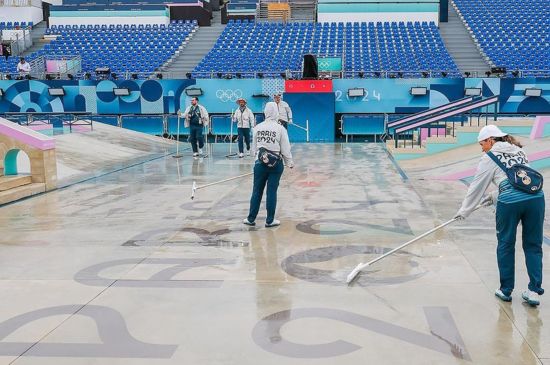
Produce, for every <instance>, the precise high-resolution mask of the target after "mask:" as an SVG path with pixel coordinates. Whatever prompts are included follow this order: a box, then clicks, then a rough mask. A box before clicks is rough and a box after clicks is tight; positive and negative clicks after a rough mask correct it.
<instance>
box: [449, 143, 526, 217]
mask: <svg viewBox="0 0 550 365" xmlns="http://www.w3.org/2000/svg"><path fill="white" fill-rule="evenodd" d="M491 152H492V153H493V154H494V155H495V156H496V157H497V158H498V159H499V160H500V161H501V162H502V163H504V165H506V167H511V166H513V165H515V164H518V163H520V164H523V165H528V163H529V161H528V160H527V156H526V155H525V152H524V151H523V149H522V148H520V147H518V146H516V145H513V144H511V143H508V142H496V143H495V144H494V145H493V147H492V148H491ZM507 179H508V178H507V177H506V174H505V173H504V171H502V169H501V168H500V167H499V166H498V165H497V164H496V163H495V162H494V161H493V160H492V159H491V158H490V157H489V156H487V154H486V153H484V154H483V156H482V157H481V160H480V161H479V165H478V166H477V170H476V174H475V176H474V180H473V181H472V183H471V184H470V187H469V189H468V192H467V193H466V196H465V197H464V201H463V202H462V206H461V207H460V210H459V211H458V213H457V215H461V216H463V217H467V216H469V215H470V213H472V211H473V210H474V208H475V207H476V206H477V205H478V204H479V203H480V201H481V199H482V198H483V194H484V193H485V191H486V190H487V188H488V187H489V185H490V184H491V182H492V183H494V184H495V185H496V186H497V187H498V186H499V185H500V183H502V182H503V181H505V180H507ZM490 194H491V195H492V197H493V201H495V202H496V200H497V197H498V189H497V190H494V191H492V192H491V193H490Z"/></svg>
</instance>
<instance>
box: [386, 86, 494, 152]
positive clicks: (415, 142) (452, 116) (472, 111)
mask: <svg viewBox="0 0 550 365" xmlns="http://www.w3.org/2000/svg"><path fill="white" fill-rule="evenodd" d="M498 99H499V96H498V95H496V96H492V97H489V98H487V99H482V100H479V99H476V100H474V101H472V102H470V103H467V104H465V105H460V106H457V107H453V108H451V109H448V110H443V111H440V112H437V113H435V115H429V116H426V117H419V118H416V119H413V120H411V121H409V122H407V123H405V125H402V126H401V125H400V126H398V127H396V128H395V129H394V130H393V139H394V144H395V148H398V147H403V148H405V147H407V142H408V141H410V147H411V148H414V147H415V146H418V147H419V148H420V147H422V142H423V141H424V140H425V138H426V137H431V136H432V133H435V135H436V136H438V137H442V138H446V137H449V136H450V137H455V125H456V123H460V125H461V126H464V125H465V121H464V120H465V119H466V118H467V120H468V122H469V126H474V125H473V124H472V121H473V120H475V116H476V115H477V126H483V125H487V124H488V123H489V115H493V119H494V120H496V119H497V114H498ZM491 107H492V108H493V110H492V111H491V110H490V108H491ZM484 108H485V110H483V109H484ZM467 116H468V117H467ZM481 116H485V121H484V122H483V121H482V120H481Z"/></svg>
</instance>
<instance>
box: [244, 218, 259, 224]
mask: <svg viewBox="0 0 550 365" xmlns="http://www.w3.org/2000/svg"><path fill="white" fill-rule="evenodd" d="M243 224H246V225H247V226H255V225H256V222H250V221H249V220H248V218H245V219H243Z"/></svg>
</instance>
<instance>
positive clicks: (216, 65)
mask: <svg viewBox="0 0 550 365" xmlns="http://www.w3.org/2000/svg"><path fill="white" fill-rule="evenodd" d="M308 53H312V54H315V55H317V56H318V57H343V58H344V60H345V64H344V70H343V71H344V76H345V77H359V76H360V74H361V73H363V74H366V73H368V72H378V71H384V72H386V73H387V72H395V73H396V74H397V73H398V72H400V76H403V74H405V75H406V77H419V76H421V72H423V71H437V72H445V74H444V75H446V76H448V77H454V76H457V77H458V76H460V72H459V71H458V69H457V67H456V65H455V63H454V62H453V60H452V59H451V57H450V56H449V54H448V53H447V50H446V48H445V46H444V44H443V41H442V39H441V36H440V34H439V32H438V30H437V27H436V25H435V24H434V23H426V22H424V23H419V22H416V23H347V24H344V23H286V24H285V23H276V22H271V23H270V22H258V23H254V22H248V21H246V20H244V21H240V20H237V21H230V22H229V24H228V25H227V27H226V29H225V30H224V32H223V33H222V35H221V36H220V37H219V39H218V40H217V41H216V44H215V45H214V47H213V49H212V50H211V51H210V52H209V53H208V54H207V55H206V56H205V58H204V59H203V60H202V61H201V62H200V63H199V64H198V65H197V67H196V68H195V70H194V71H193V75H194V76H195V77H211V75H212V74H214V75H216V74H218V73H220V74H222V75H218V76H222V77H223V75H225V74H226V73H239V74H240V77H255V75H256V74H257V73H258V72H260V73H262V74H263V76H264V77H272V76H274V77H282V74H283V75H284V72H285V71H286V70H291V71H299V70H301V68H302V59H303V55H304V54H308ZM396 76H397V75H396Z"/></svg>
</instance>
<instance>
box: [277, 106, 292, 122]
mask: <svg viewBox="0 0 550 365" xmlns="http://www.w3.org/2000/svg"><path fill="white" fill-rule="evenodd" d="M275 104H277V103H275ZM277 107H278V108H279V117H278V118H279V120H284V121H285V122H287V123H292V110H291V109H290V106H289V105H288V103H287V102H286V101H283V100H281V101H280V102H279V104H277Z"/></svg>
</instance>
